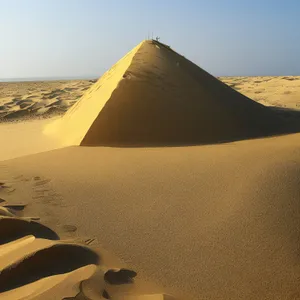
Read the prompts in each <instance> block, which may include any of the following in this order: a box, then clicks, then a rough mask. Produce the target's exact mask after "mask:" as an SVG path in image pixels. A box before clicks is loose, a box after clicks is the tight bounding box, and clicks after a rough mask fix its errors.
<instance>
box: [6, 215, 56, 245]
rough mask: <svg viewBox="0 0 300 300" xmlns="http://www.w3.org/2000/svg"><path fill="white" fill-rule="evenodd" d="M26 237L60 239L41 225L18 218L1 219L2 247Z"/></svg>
mask: <svg viewBox="0 0 300 300" xmlns="http://www.w3.org/2000/svg"><path fill="white" fill-rule="evenodd" d="M26 235H34V236H35V237H37V238H44V239H49V240H58V239H59V237H58V235H57V234H56V233H55V232H54V231H53V230H51V229H50V228H48V227H46V226H44V225H42V224H40V223H37V222H34V221H25V220H21V219H17V218H0V245H2V244H5V243H8V242H11V241H13V240H16V239H18V238H21V237H24V236H26Z"/></svg>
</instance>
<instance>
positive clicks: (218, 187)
mask: <svg viewBox="0 0 300 300" xmlns="http://www.w3.org/2000/svg"><path fill="white" fill-rule="evenodd" d="M299 145H300V136H299V134H295V135H289V136H282V137H276V138H267V139H256V140H249V141H239V142H234V143H227V144H219V145H209V146H193V147H175V148H173V147H163V148H133V149H132V148H110V147H67V148H64V149H60V150H54V151H50V152H45V153H40V154H35V155H31V156H27V157H23V158H18V159H14V160H10V161H6V162H3V163H1V164H0V167H1V174H3V175H2V176H3V177H4V176H6V178H11V177H10V176H9V174H11V175H12V176H15V177H17V176H20V175H22V176H23V177H21V179H19V180H18V182H15V183H14V187H15V188H16V190H15V191H14V192H11V193H9V194H7V195H3V196H2V197H3V198H4V197H5V198H7V199H9V200H11V201H12V200H13V199H14V198H15V199H20V198H22V199H24V200H26V201H27V202H28V203H29V204H30V205H28V207H27V208H26V209H27V214H29V215H39V216H40V217H41V220H43V222H44V224H46V225H47V226H49V227H50V228H52V229H53V230H55V231H57V232H58V233H60V232H61V228H62V226H63V225H65V224H73V225H75V226H76V227H77V228H78V230H77V232H76V233H77V234H78V235H79V236H82V237H85V239H88V238H89V237H96V238H97V240H98V243H100V244H101V245H103V246H104V247H105V248H106V249H107V250H109V252H112V253H114V254H116V255H117V256H118V257H119V258H120V259H121V260H122V261H124V262H125V263H126V265H127V266H128V267H129V268H130V269H133V270H135V271H136V272H137V273H138V277H139V278H140V279H143V280H145V281H146V282H149V281H150V282H154V283H156V284H159V285H161V286H162V287H163V288H164V289H165V292H166V293H168V294H172V295H174V296H175V298H176V299H253V300H257V299H297V298H299V295H300V288H299V277H300V261H299V234H300V229H299V228H300V226H299V225H300V224H299V222H300V221H299V220H300V209H299V199H300V191H299V186H300V182H299V179H300V148H299ZM5 172H6V173H7V175H5ZM36 176H40V177H41V178H45V179H46V180H45V182H46V183H45V184H44V185H42V186H38V187H36V188H34V189H32V187H31V181H26V179H30V178H34V177H36ZM22 178H23V179H22ZM37 188H38V189H37ZM147 292H148V293H150V292H151V290H148V291H147ZM157 292H161V290H158V291H157Z"/></svg>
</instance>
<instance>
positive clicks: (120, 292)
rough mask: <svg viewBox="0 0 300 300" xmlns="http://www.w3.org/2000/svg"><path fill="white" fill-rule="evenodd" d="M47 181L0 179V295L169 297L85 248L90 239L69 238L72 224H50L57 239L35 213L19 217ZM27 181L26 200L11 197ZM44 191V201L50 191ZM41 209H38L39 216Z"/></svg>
mask: <svg viewBox="0 0 300 300" xmlns="http://www.w3.org/2000/svg"><path fill="white" fill-rule="evenodd" d="M3 173H5V174H6V175H7V172H2V173H1V175H2V174H3ZM49 182H50V180H48V179H42V178H41V177H39V176H35V177H33V178H32V179H31V180H29V179H27V178H25V177H24V176H22V175H21V176H15V177H13V178H12V179H11V180H7V181H6V182H4V181H1V182H0V196H1V198H0V299H3V300H21V299H22V300H25V299H26V300H30V299H32V300H33V299H35V300H37V299H43V300H63V299H64V300H66V299H69V300H70V299H81V300H86V299H89V300H101V299H115V300H117V299H124V300H126V299H128V300H163V299H167V300H172V299H175V298H173V297H171V296H169V295H167V294H163V293H162V289H160V290H159V291H158V289H157V288H155V287H154V288H153V285H152V286H151V285H149V284H147V283H145V282H140V281H139V280H135V277H136V276H137V273H136V272H134V271H132V270H129V269H126V268H125V269H124V268H120V267H121V266H122V263H121V262H118V260H117V259H116V258H114V257H113V256H112V255H107V254H106V253H105V250H104V249H102V248H101V249H100V248H99V247H94V248H93V250H92V249H91V248H89V246H90V245H92V244H93V243H94V242H95V238H88V237H87V236H85V237H79V236H77V237H76V238H75V236H74V234H75V232H76V231H77V227H76V226H75V225H70V224H65V225H63V226H61V225H58V224H55V226H56V227H57V228H58V231H60V232H61V235H62V236H64V237H65V239H64V240H60V237H59V235H58V234H57V233H56V232H55V231H53V230H51V229H50V228H48V227H46V226H44V225H42V224H41V223H38V222H36V221H35V220H40V218H39V217H24V213H23V211H26V210H27V209H26V208H27V207H30V205H31V201H32V199H35V202H38V201H37V200H36V199H42V198H43V199H42V200H45V198H44V197H41V196H42V195H44V194H45V192H47V191H49V188H47V186H49ZM30 186H32V189H33V191H34V194H33V198H32V199H31V201H30V200H29V202H24V201H21V202H16V201H15V199H16V198H18V197H19V196H20V194H19V195H17V197H16V195H15V193H14V192H15V191H16V190H18V189H19V187H21V193H22V194H24V191H26V189H28V188H30ZM46 194H47V197H48V203H50V202H51V200H50V201H49V194H51V193H46ZM26 196H28V194H27V195H26ZM26 196H25V197H24V196H23V198H26ZM2 197H3V198H2ZM50 198H51V197H50ZM5 199H6V200H5ZM53 200H54V198H53ZM44 204H45V203H44ZM44 208H45V207H44ZM47 211H48V209H47V208H46V210H43V209H42V210H41V211H39V212H40V213H41V215H42V216H43V217H44V216H45V215H44V214H45V212H47ZM46 215H47V214H46ZM44 219H45V220H46V221H47V218H44ZM59 228H61V229H59ZM71 237H72V238H71ZM111 267H113V268H111Z"/></svg>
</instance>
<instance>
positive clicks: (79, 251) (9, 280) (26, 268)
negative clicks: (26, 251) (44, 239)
mask: <svg viewBox="0 0 300 300" xmlns="http://www.w3.org/2000/svg"><path fill="white" fill-rule="evenodd" d="M98 262H99V258H98V256H97V255H96V254H94V253H93V252H92V251H91V250H89V249H87V248H84V247H82V246H76V245H64V244H61V245H60V244H57V245H52V246H51V247H49V248H45V249H41V250H39V251H38V252H36V253H33V254H32V255H31V256H27V257H25V258H24V259H23V260H21V261H19V262H17V263H15V265H11V266H9V267H7V268H6V269H4V270H1V275H0V293H3V292H6V291H8V290H13V289H16V288H19V287H22V286H23V285H27V284H30V283H33V282H35V281H37V280H40V279H42V278H45V277H49V276H54V275H58V274H64V273H70V272H72V271H74V270H76V269H79V268H81V267H84V266H86V265H93V264H94V265H97V264H98Z"/></svg>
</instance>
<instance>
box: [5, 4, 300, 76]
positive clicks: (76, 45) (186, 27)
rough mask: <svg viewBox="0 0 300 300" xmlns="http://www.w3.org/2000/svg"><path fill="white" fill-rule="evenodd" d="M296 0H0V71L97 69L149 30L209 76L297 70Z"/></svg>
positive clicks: (299, 22)
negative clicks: (209, 74) (205, 71)
mask: <svg viewBox="0 0 300 300" xmlns="http://www.w3.org/2000/svg"><path fill="white" fill-rule="evenodd" d="M299 29H300V0H285V1H283V0H280V1H277V0H251V1H250V0H205V1H204V0H109V1H103V0H9V1H8V0H0V39H1V40H0V41H1V42H0V78H31V77H34V78H36V77H86V76H92V77H93V76H100V75H101V74H102V73H103V72H104V71H106V70H107V69H108V68H109V67H110V66H111V65H113V64H114V63H115V62H116V61H117V60H118V59H120V58H121V57H122V56H123V55H124V54H126V53H127V52H128V51H129V50H130V49H131V48H133V47H134V46H135V45H137V44H138V43H139V42H140V41H141V40H143V39H145V38H146V37H147V35H148V32H150V33H151V32H153V33H154V36H156V35H159V36H160V37H161V41H162V42H165V43H167V44H169V45H171V47H172V48H173V49H175V50H176V51H177V52H179V53H181V54H183V55H184V56H185V57H187V58H189V59H190V60H192V61H193V62H195V63H196V64H198V65H199V66H201V67H202V68H204V69H206V70H207V71H208V72H210V73H212V74H213V75H215V76H222V75H232V76H235V75H245V76H253V75H297V74H298V75H300V30H299Z"/></svg>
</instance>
